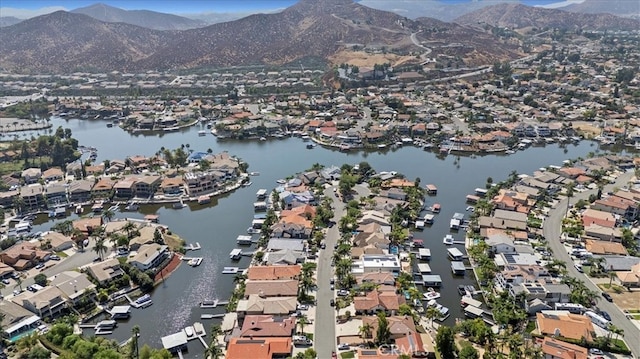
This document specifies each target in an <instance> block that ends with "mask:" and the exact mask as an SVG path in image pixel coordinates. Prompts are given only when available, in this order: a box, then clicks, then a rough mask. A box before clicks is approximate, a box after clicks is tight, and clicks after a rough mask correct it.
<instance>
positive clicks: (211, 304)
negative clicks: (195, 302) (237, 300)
mask: <svg viewBox="0 0 640 359" xmlns="http://www.w3.org/2000/svg"><path fill="white" fill-rule="evenodd" d="M227 304H229V301H228V300H218V299H216V300H203V301H202V302H200V308H217V307H218V306H219V305H227Z"/></svg>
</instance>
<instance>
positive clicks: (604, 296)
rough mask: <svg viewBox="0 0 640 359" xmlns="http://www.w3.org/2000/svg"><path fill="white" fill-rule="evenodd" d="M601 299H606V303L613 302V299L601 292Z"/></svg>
mask: <svg viewBox="0 0 640 359" xmlns="http://www.w3.org/2000/svg"><path fill="white" fill-rule="evenodd" d="M602 298H604V299H606V300H607V301H608V302H613V298H612V297H611V294H609V293H605V292H602Z"/></svg>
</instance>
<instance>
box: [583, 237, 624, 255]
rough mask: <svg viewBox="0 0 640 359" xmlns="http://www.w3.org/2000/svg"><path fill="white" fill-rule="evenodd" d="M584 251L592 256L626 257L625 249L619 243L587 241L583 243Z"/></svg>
mask: <svg viewBox="0 0 640 359" xmlns="http://www.w3.org/2000/svg"><path fill="white" fill-rule="evenodd" d="M585 249H586V250H587V251H588V252H590V253H593V254H619V255H627V249H626V248H625V247H624V246H623V245H622V243H619V242H612V241H597V240H593V239H587V240H586V241H585Z"/></svg>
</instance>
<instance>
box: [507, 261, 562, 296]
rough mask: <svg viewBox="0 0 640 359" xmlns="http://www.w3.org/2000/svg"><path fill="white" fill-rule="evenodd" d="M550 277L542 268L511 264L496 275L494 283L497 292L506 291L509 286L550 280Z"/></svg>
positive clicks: (536, 265)
mask: <svg viewBox="0 0 640 359" xmlns="http://www.w3.org/2000/svg"><path fill="white" fill-rule="evenodd" d="M550 277H551V275H550V274H549V272H548V271H547V270H546V268H544V267H543V266H541V265H539V264H533V265H516V264H511V265H508V266H505V268H504V269H503V270H501V271H499V272H498V273H496V277H495V283H496V286H497V288H498V289H499V290H508V289H509V288H510V286H514V285H518V284H520V283H531V282H537V281H538V280H540V279H544V278H550Z"/></svg>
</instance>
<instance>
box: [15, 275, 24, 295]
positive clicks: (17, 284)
mask: <svg viewBox="0 0 640 359" xmlns="http://www.w3.org/2000/svg"><path fill="white" fill-rule="evenodd" d="M15 287H18V288H20V291H21V292H22V278H21V277H17V278H16V285H14V286H13V288H15Z"/></svg>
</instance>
